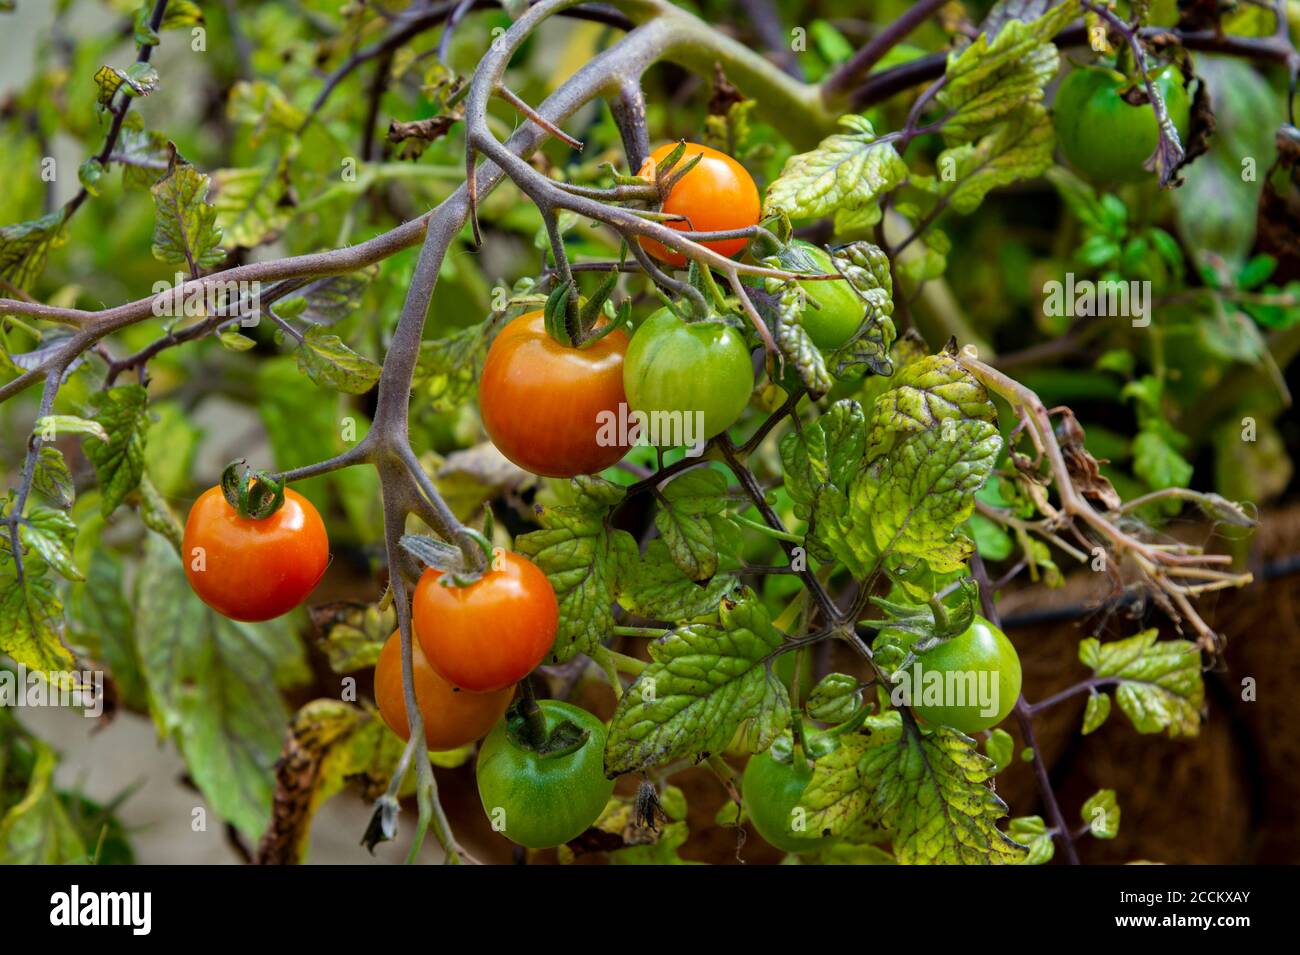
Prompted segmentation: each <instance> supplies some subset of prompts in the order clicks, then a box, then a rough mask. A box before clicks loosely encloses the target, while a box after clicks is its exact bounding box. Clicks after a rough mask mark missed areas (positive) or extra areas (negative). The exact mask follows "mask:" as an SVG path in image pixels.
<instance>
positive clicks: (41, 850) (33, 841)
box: [0, 739, 89, 865]
mask: <svg viewBox="0 0 1300 955" xmlns="http://www.w3.org/2000/svg"><path fill="white" fill-rule="evenodd" d="M31 746H32V749H33V751H34V754H35V757H36V759H35V762H34V765H33V766H32V771H31V774H30V775H29V776H28V778H27V789H26V792H25V793H23V795H22V797H21V798H20V799H18V801H17V802H15V803H14V804H13V805H12V806H10V807H9V808H8V810H7V811H6V812H5V814H4V816H3V817H0V864H5V865H68V864H84V863H86V862H88V861H89V859H88V856H87V853H86V845H85V843H84V842H83V841H82V839H81V836H80V835H79V834H78V833H77V829H76V827H75V826H74V825H73V824H72V821H71V820H70V819H69V818H68V814H67V810H66V809H65V808H64V805H63V801H62V800H61V799H60V798H59V794H58V791H57V790H56V789H55V788H54V770H55V767H56V766H57V764H58V756H56V755H55V752H54V750H52V749H50V748H49V747H48V746H46V745H45V744H44V743H42V742H41V741H40V740H35V739H33V740H32V741H31Z"/></svg>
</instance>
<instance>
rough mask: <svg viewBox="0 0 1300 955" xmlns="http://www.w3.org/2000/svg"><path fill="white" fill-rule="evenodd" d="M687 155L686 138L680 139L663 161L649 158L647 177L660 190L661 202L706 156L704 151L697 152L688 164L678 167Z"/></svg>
mask: <svg viewBox="0 0 1300 955" xmlns="http://www.w3.org/2000/svg"><path fill="white" fill-rule="evenodd" d="M685 155H686V140H684V139H679V140H677V145H676V146H674V147H673V149H672V152H670V153H669V154H668V155H667V156H665V157H664V158H663V161H662V162H658V163H656V162H655V161H654V160H653V159H652V160H649V162H650V163H651V167H650V175H649V176H648V177H646V178H647V179H648V181H649V182H650V183H652V184H653V185H654V187H655V188H656V189H658V190H659V202H660V203H661V204H662V203H663V202H665V201H666V200H667V199H668V194H669V193H670V192H672V191H673V186H675V185H677V184H678V183H679V182H681V181H682V179H683V178H684V177H685V176H686V174H687V173H688V172H690V171H691V170H692V169H694V168H695V167H696V166H698V165H699V164H700V161H701V160H702V159H703V158H704V153H696V154H695V155H694V156H692V157H691V158H690V160H689V161H688V162H687V163H686V165H684V166H682V167H681V168H680V169H678V168H677V164H678V163H679V162H681V161H682V157H683V156H685Z"/></svg>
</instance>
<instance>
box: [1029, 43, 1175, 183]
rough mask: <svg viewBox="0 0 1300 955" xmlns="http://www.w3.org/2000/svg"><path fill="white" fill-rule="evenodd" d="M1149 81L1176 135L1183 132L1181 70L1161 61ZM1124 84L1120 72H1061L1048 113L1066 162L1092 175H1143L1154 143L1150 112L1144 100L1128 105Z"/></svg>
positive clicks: (1109, 177) (1155, 135)
mask: <svg viewBox="0 0 1300 955" xmlns="http://www.w3.org/2000/svg"><path fill="white" fill-rule="evenodd" d="M1152 81H1153V82H1154V84H1155V87H1156V89H1158V90H1159V91H1160V95H1161V96H1162V97H1163V98H1164V103H1165V108H1166V109H1167V110H1168V111H1169V118H1170V119H1171V120H1172V121H1173V123H1174V125H1175V126H1176V127H1177V128H1178V135H1179V136H1181V137H1183V138H1186V136H1187V133H1188V130H1189V128H1190V106H1189V100H1188V96H1187V88H1186V87H1185V86H1184V85H1183V78H1182V76H1180V75H1179V73H1178V70H1177V68H1175V67H1173V66H1166V67H1164V68H1163V69H1161V70H1159V71H1158V72H1156V73H1155V75H1154V76H1153V77H1152ZM1138 88H1139V89H1141V84H1140V83H1139V84H1138ZM1127 89H1132V84H1130V83H1129V81H1128V80H1127V79H1126V78H1125V77H1124V76H1123V75H1122V74H1116V73H1115V72H1114V71H1112V70H1108V69H1104V68H1098V67H1081V68H1079V69H1075V70H1071V71H1070V72H1069V73H1067V74H1066V77H1065V79H1064V80H1062V81H1061V86H1060V88H1059V89H1058V90H1057V91H1056V100H1055V102H1054V103H1053V105H1052V115H1053V119H1054V121H1055V125H1056V137H1057V139H1058V140H1059V142H1060V144H1061V151H1062V152H1063V153H1065V158H1066V159H1068V160H1069V161H1070V165H1072V166H1074V167H1075V168H1076V169H1078V170H1080V171H1081V172H1084V173H1086V174H1087V175H1089V176H1092V177H1094V178H1096V179H1100V180H1103V181H1117V182H1133V181H1136V180H1140V179H1142V178H1143V177H1145V176H1147V175H1149V174H1148V172H1147V171H1146V170H1145V169H1144V168H1143V163H1145V162H1146V161H1147V159H1148V158H1149V157H1150V156H1151V154H1152V153H1153V152H1155V149H1156V142H1157V140H1158V138H1159V137H1158V132H1157V124H1156V117H1155V114H1154V113H1153V112H1152V110H1151V108H1150V106H1147V105H1145V104H1143V105H1136V106H1135V105H1131V104H1130V103H1129V102H1128V101H1127V100H1126V99H1125V97H1124V95H1123V94H1124V92H1125V90H1127Z"/></svg>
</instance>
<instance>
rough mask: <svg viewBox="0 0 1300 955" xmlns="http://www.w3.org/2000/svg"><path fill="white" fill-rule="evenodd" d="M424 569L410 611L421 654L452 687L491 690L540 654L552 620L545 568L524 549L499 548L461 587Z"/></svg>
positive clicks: (511, 680) (551, 637) (524, 671)
mask: <svg viewBox="0 0 1300 955" xmlns="http://www.w3.org/2000/svg"><path fill="white" fill-rule="evenodd" d="M442 577H443V574H442V572H441V571H439V570H434V569H433V568H432V567H430V568H428V569H427V570H425V572H424V575H423V576H422V577H421V578H420V582H419V583H418V584H416V586H415V597H414V598H413V600H412V606H411V613H412V616H413V618H414V624H415V633H416V636H417V638H418V639H419V642H420V648H421V649H422V650H423V651H424V656H425V658H426V659H427V660H428V661H429V665H430V666H431V667H433V669H434V670H435V671H437V672H438V674H439V675H441V676H442V678H443V679H445V680H446V681H447V682H448V683H450V684H451V685H452V686H453V687H457V688H459V689H462V690H469V691H471V692H474V693H491V692H494V691H496V690H500V689H503V688H505V687H508V686H512V685H513V684H515V683H518V682H519V681H520V680H522V679H523V678H524V677H525V676H527V675H528V674H529V673H531V672H532V670H533V668H534V667H535V666H537V664H539V663H541V662H542V659H543V658H544V657H545V656H546V653H547V651H548V650H550V649H551V644H553V643H554V642H555V631H556V627H557V626H558V623H559V604H558V603H557V602H556V599H555V590H554V589H553V588H552V587H551V582H550V581H549V580H547V579H546V575H545V574H543V573H542V572H541V570H539V569H538V567H537V565H536V564H534V563H533V562H532V561H531V560H529V559H528V558H527V557H524V556H522V555H520V554H514V553H510V552H508V551H498V552H497V555H496V556H495V557H494V558H493V564H492V567H491V569H489V570H488V571H487V572H486V573H484V574H483V576H482V577H480V578H479V579H478V580H476V581H474V582H473V583H472V584H469V585H468V586H465V587H457V586H454V585H451V584H450V582H447V583H444V582H443V580H442Z"/></svg>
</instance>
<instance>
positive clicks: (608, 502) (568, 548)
mask: <svg viewBox="0 0 1300 955" xmlns="http://www.w3.org/2000/svg"><path fill="white" fill-rule="evenodd" d="M573 487H574V488H575V490H576V492H577V494H576V499H575V501H574V503H572V504H561V505H555V506H548V507H538V508H537V521H538V523H539V524H541V525H542V529H541V530H539V531H532V532H530V533H528V534H522V535H520V536H519V537H517V538H516V539H515V549H516V550H517V551H519V553H521V554H524V555H525V556H527V557H531V558H532V559H533V560H534V561H535V562H536V564H537V566H538V567H540V568H541V569H542V571H543V572H544V573H545V574H546V576H547V577H548V578H549V579H550V581H551V586H552V587H554V588H555V596H556V598H557V599H558V600H559V602H560V625H559V630H558V632H557V633H556V636H555V645H554V646H553V647H552V648H551V653H550V655H549V656H548V659H550V660H551V661H552V662H564V661H566V660H570V659H572V658H573V656H574V655H575V654H577V653H587V652H588V651H590V650H592V649H593V648H594V647H595V646H596V645H597V644H598V643H600V641H602V640H603V639H605V637H606V636H608V635H609V632H610V628H611V627H613V626H614V615H613V612H612V609H611V608H612V605H613V602H614V589H615V586H616V580H617V574H618V568H619V567H620V566H621V563H622V561H624V560H627V559H629V557H630V555H634V554H635V553H636V541H635V540H634V539H633V537H632V535H631V534H629V533H627V531H620V530H612V529H610V528H608V527H607V526H606V524H605V518H606V517H607V516H608V514H609V511H610V509H611V508H612V507H613V506H614V505H615V504H617V503H618V502H619V501H621V500H622V499H623V495H624V490H623V489H622V488H620V487H618V486H617V485H614V484H610V483H609V482H608V481H602V480H601V479H600V478H593V477H579V478H574V480H573Z"/></svg>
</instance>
